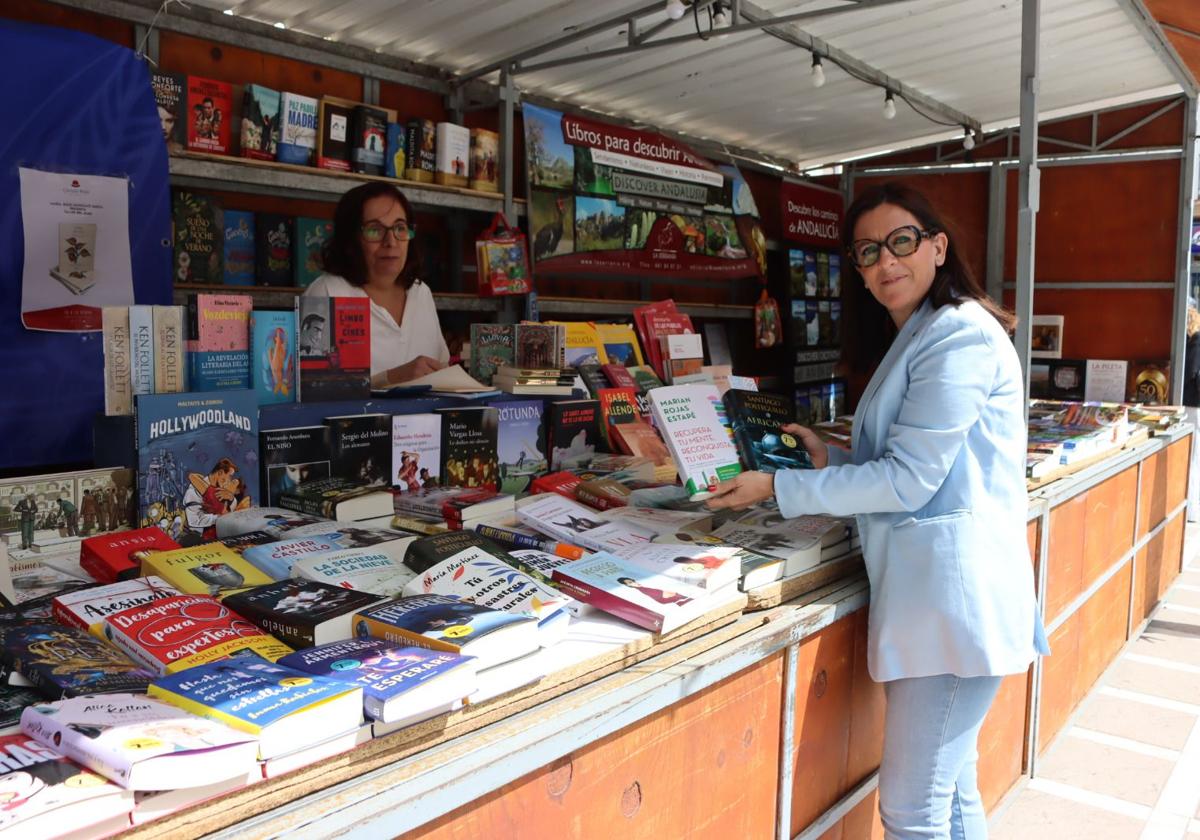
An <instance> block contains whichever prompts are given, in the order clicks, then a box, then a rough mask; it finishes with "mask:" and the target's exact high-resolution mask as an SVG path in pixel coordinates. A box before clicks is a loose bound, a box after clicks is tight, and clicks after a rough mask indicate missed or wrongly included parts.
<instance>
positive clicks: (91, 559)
mask: <svg viewBox="0 0 1200 840" xmlns="http://www.w3.org/2000/svg"><path fill="white" fill-rule="evenodd" d="M177 548H179V543H177V542H175V540H173V539H171V538H170V537H168V536H167V535H166V534H165V533H164V532H163V530H162V529H161V528H159V527H158V526H152V527H148V528H138V529H136V530H133V531H117V532H116V533H112V534H97V535H96V536H94V537H88V538H86V539H85V540H83V542H81V543H80V544H79V565H80V567H81V568H82V569H83V570H84V571H85V572H87V573H88V574H89V575H91V576H92V578H93V579H95V580H97V581H99V582H100V583H115V582H117V581H118V580H128V579H129V578H136V577H137V576H138V575H139V574H141V567H142V558H143V557H144V556H145V555H147V554H150V553H152V552H155V551H173V550H174V549H177Z"/></svg>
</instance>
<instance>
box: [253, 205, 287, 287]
mask: <svg viewBox="0 0 1200 840" xmlns="http://www.w3.org/2000/svg"><path fill="white" fill-rule="evenodd" d="M294 235H295V220H294V219H293V218H292V217H291V216H286V215H284V214H282V213H255V214H254V284H255V285H256V286H290V285H292V239H293V237H294Z"/></svg>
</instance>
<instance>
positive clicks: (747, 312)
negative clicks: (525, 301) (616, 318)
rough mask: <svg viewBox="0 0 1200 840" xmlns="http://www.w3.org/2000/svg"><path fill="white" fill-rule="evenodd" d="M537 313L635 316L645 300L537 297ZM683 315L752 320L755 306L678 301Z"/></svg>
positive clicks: (677, 305) (644, 303)
mask: <svg viewBox="0 0 1200 840" xmlns="http://www.w3.org/2000/svg"><path fill="white" fill-rule="evenodd" d="M537 303H538V312H540V313H542V314H545V315H600V316H607V315H632V314H633V310H634V309H636V308H637V307H639V306H645V305H646V304H647V303H649V301H644V300H608V299H605V298H571V297H558V296H550V295H538V301H537ZM675 305H676V307H677V308H678V309H679V311H680V312H683V313H686V314H687V315H690V316H691V317H693V318H723V319H727V320H749V319H752V318H753V317H754V307H753V306H744V305H738V304H732V303H729V304H716V303H681V302H679V301H676V302H675Z"/></svg>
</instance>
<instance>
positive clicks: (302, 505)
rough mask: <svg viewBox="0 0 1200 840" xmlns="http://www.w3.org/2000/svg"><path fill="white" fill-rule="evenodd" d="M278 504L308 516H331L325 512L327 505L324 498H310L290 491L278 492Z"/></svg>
mask: <svg viewBox="0 0 1200 840" xmlns="http://www.w3.org/2000/svg"><path fill="white" fill-rule="evenodd" d="M279 506H280V507H281V508H285V509H287V510H294V511H296V512H297V513H306V514H308V515H309V516H320V517H322V518H325V519H332V518H333V517H331V516H329V515H328V513H327V511H328V509H329V505H328V504H327V503H326V502H325V500H324V499H312V498H309V497H307V496H302V495H300V494H299V493H294V492H291V491H285V492H283V493H280V494H279Z"/></svg>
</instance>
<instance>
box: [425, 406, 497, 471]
mask: <svg viewBox="0 0 1200 840" xmlns="http://www.w3.org/2000/svg"><path fill="white" fill-rule="evenodd" d="M438 414H440V415H441V417H442V464H441V479H442V484H444V485H447V486H449V487H478V488H486V489H488V490H495V489H496V488H497V486H498V475H497V473H498V472H499V469H498V466H499V465H498V462H497V455H496V444H497V435H498V432H499V428H498V425H499V412H498V411H497V410H496V409H495V408H493V407H490V406H484V407H471V408H444V409H440V410H439V411H438Z"/></svg>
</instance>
